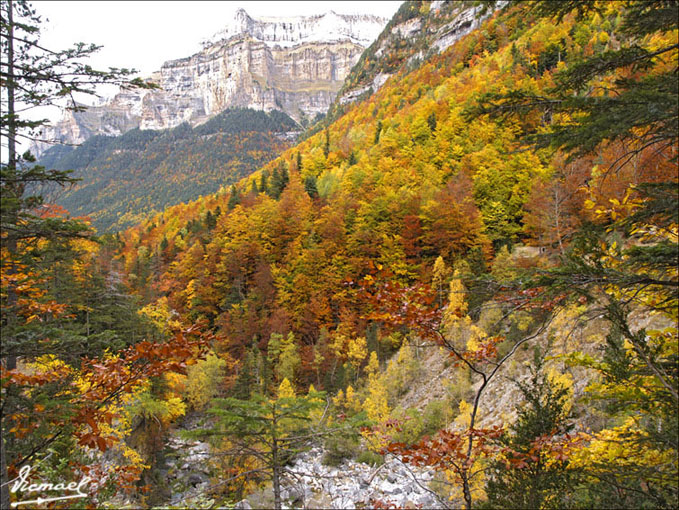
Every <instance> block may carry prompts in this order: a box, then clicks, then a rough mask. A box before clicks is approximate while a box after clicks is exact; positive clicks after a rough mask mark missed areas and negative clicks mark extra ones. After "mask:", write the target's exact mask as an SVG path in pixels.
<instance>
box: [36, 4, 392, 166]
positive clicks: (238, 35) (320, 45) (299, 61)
mask: <svg viewBox="0 0 679 510" xmlns="http://www.w3.org/2000/svg"><path fill="white" fill-rule="evenodd" d="M387 21H388V20H386V19H384V18H379V17H376V16H363V15H351V16H348V15H340V14H336V13H334V12H332V11H331V12H329V13H327V14H324V15H319V16H307V17H301V16H300V17H290V18H264V19H255V18H252V17H250V16H249V15H248V14H247V13H246V12H245V11H244V10H242V9H239V10H238V12H237V13H236V16H235V19H234V20H233V21H231V22H230V23H229V24H228V25H227V26H226V27H225V28H224V29H223V30H222V31H220V32H219V33H217V34H215V35H214V36H213V37H212V38H210V39H209V40H207V41H206V42H205V43H204V44H203V49H202V50H201V51H200V52H198V53H196V54H194V55H192V56H190V57H186V58H181V59H177V60H171V61H168V62H165V63H164V64H163V65H162V67H161V69H160V70H159V71H158V72H156V73H154V74H153V75H152V76H151V77H150V79H151V80H152V81H154V82H155V83H158V84H159V85H160V87H161V88H160V89H159V90H136V89H133V90H121V91H120V92H119V93H118V94H117V95H116V96H115V97H114V98H113V99H112V100H111V101H109V102H108V103H106V104H103V105H100V106H93V107H90V108H88V109H87V110H85V111H82V112H71V111H69V112H66V113H65V115H64V117H63V119H62V120H61V121H60V122H58V123H56V124H55V125H54V126H52V127H50V128H47V130H46V131H45V133H44V136H43V138H45V139H48V140H54V141H59V142H66V143H76V144H77V143H82V142H83V141H85V140H87V139H88V138H89V137H91V136H93V135H96V134H106V135H119V134H122V133H124V132H126V131H128V130H130V129H132V128H135V127H139V128H141V129H167V128H172V127H175V126H177V125H179V124H181V123H182V122H188V123H190V124H191V125H194V126H195V125H197V124H201V123H202V122H205V121H206V120H207V119H209V118H210V117H212V116H214V115H216V114H218V113H220V112H222V111H223V110H225V109H226V108H229V107H247V108H254V109H258V110H265V111H270V110H273V109H278V110H282V111H284V112H286V113H287V114H289V115H290V116H291V117H293V118H294V119H296V120H297V121H301V120H302V119H303V118H305V117H306V118H313V117H314V116H315V115H316V114H318V113H321V114H324V113H325V112H326V111H327V109H328V107H329V105H330V104H331V103H332V101H333V100H334V98H335V95H336V94H337V92H338V91H339V89H340V88H341V86H342V83H343V82H344V79H345V78H346V76H347V75H348V74H349V71H350V70H351V68H352V67H353V66H354V65H355V64H356V62H357V61H358V59H359V57H360V56H361V53H362V52H363V50H364V48H365V47H366V46H367V45H368V44H369V43H370V42H371V41H372V40H374V38H375V37H377V35H378V34H379V33H380V31H381V30H382V28H383V27H384V26H385V25H386V23H387ZM46 147H47V146H46V145H44V144H42V145H40V146H37V147H35V152H37V153H38V154H39V153H41V152H42V151H43V150H44V149H45V148H46Z"/></svg>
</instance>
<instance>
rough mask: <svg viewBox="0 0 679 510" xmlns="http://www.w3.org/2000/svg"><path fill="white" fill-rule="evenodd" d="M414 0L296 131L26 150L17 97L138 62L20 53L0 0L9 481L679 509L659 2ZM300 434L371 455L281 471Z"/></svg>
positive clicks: (239, 498) (376, 504) (139, 503)
mask: <svg viewBox="0 0 679 510" xmlns="http://www.w3.org/2000/svg"><path fill="white" fill-rule="evenodd" d="M434 4H437V2H428V1H417V2H405V3H404V4H403V6H402V7H401V8H400V9H399V11H398V13H397V14H396V16H395V18H394V20H395V21H394V20H392V22H391V24H390V25H387V29H385V32H383V34H382V36H380V39H378V42H379V44H381V46H380V48H386V49H385V50H380V51H376V49H375V48H377V44H378V43H375V44H374V45H373V46H372V47H370V48H368V49H367V50H366V51H365V53H364V54H363V56H362V57H361V59H360V60H359V61H358V63H357V64H356V66H355V67H354V69H353V70H352V71H351V74H350V76H349V78H347V80H346V82H345V87H348V86H357V84H363V83H366V84H369V83H371V80H372V77H373V76H375V75H377V74H378V73H384V72H389V73H393V74H392V75H391V77H390V78H389V79H388V80H387V81H386V83H384V85H382V86H381V87H379V89H377V90H375V91H373V90H372V89H370V92H368V93H365V94H363V95H362V96H361V97H360V98H359V99H358V100H357V101H355V102H353V103H350V104H343V105H339V104H336V105H335V106H334V107H333V108H331V111H330V112H329V114H328V115H327V116H326V117H325V118H324V119H320V120H317V121H316V122H315V123H312V124H310V125H309V126H307V127H306V130H305V131H303V132H302V127H301V126H299V125H298V124H297V123H296V122H295V121H293V120H292V119H291V118H290V117H288V116H287V115H285V114H284V113H282V112H278V111H276V110H274V111H272V112H269V113H266V114H265V113H262V112H255V111H253V110H243V109H233V110H227V111H225V112H223V113H222V114H220V115H219V116H217V117H215V118H213V120H211V121H208V123H206V124H203V125H201V126H198V127H195V128H191V127H190V126H188V125H182V126H179V127H177V128H174V129H173V130H167V131H162V132H154V131H143V130H138V129H137V130H133V131H129V132H128V133H126V134H125V135H122V136H120V137H103V136H98V137H93V138H90V139H89V140H88V141H87V142H85V143H84V144H83V145H81V146H80V147H77V148H70V147H69V148H64V147H59V146H55V147H53V148H52V149H50V150H49V151H48V152H47V153H45V154H44V155H43V156H42V157H41V159H39V160H38V161H36V159H35V157H33V156H32V155H31V154H30V153H25V154H19V153H18V152H17V148H16V146H15V140H16V139H17V138H18V137H19V136H22V135H25V136H29V137H30V136H37V135H36V132H37V131H38V130H39V129H40V127H41V124H40V123H39V122H36V121H33V120H29V119H28V118H25V117H23V116H22V113H21V109H20V108H16V109H15V105H14V103H16V104H17V105H19V104H30V105H36V106H37V105H41V104H51V103H54V102H56V101H57V100H58V99H59V98H61V97H63V96H65V95H66V96H67V95H69V94H71V93H72V92H74V91H77V92H84V93H92V92H93V91H94V87H95V86H96V85H97V84H99V83H120V84H126V85H127V86H137V87H153V86H154V85H153V84H151V83H149V82H143V81H141V80H138V79H132V78H131V76H132V74H131V71H128V70H126V69H116V70H113V69H112V70H110V71H108V72H100V71H95V70H93V69H91V68H88V67H87V66H83V65H82V64H80V60H81V59H82V58H83V57H85V56H87V54H88V52H91V51H93V48H91V47H87V46H81V47H78V48H75V49H73V50H65V51H63V52H61V53H56V52H51V51H49V52H43V53H40V54H39V56H35V55H36V54H37V53H36V51H37V50H36V48H37V49H39V50H43V48H42V47H41V46H39V43H38V42H37V41H38V39H37V37H38V29H39V26H40V21H39V20H38V18H37V17H36V13H35V12H33V11H32V7H31V6H30V4H28V3H26V2H21V1H5V0H3V1H2V59H3V62H2V67H1V69H0V70H1V77H2V84H3V99H2V100H3V107H2V137H3V140H2V144H3V146H2V149H3V160H2V161H3V162H2V252H1V255H2V273H1V276H2V293H1V299H2V350H1V356H2V375H1V383H2V484H3V487H2V505H0V506H2V508H9V506H10V504H12V503H14V502H21V501H24V500H28V499H37V498H38V497H39V496H41V497H43V498H46V497H48V496H46V494H50V495H53V496H54V495H58V496H63V495H64V494H63V493H57V492H58V491H57V492H53V493H52V492H43V493H39V492H32V493H29V492H27V491H26V492H22V491H21V490H10V489H11V488H12V487H13V483H14V481H16V480H17V479H18V477H20V476H21V475H20V472H21V470H22V467H24V466H32V467H33V468H32V470H31V475H30V476H31V477H32V478H31V482H34V483H43V484H47V483H52V484H57V483H59V482H65V483H68V482H70V481H72V480H76V481H77V480H79V479H82V478H83V477H89V478H90V479H91V480H92V481H91V482H89V485H88V488H87V497H82V498H80V497H79V498H78V499H71V500H69V499H66V500H55V501H53V502H49V503H37V504H34V506H33V507H35V508H258V507H259V508H277V509H278V508H325V507H326V506H324V505H331V504H332V505H333V506H332V508H347V507H351V508H416V507H418V505H419V507H424V508H466V509H472V508H536V509H537V508H676V505H677V504H678V502H679V499H678V498H679V481H678V476H679V472H678V465H677V448H678V446H679V445H678V441H679V429H678V427H677V423H678V419H677V411H678V410H679V393H678V392H679V380H678V378H679V366H678V365H677V363H678V361H679V359H678V357H679V349H678V339H677V334H678V333H677V332H678V329H677V328H678V326H677V320H678V313H679V310H678V301H677V299H678V298H677V291H678V288H677V287H678V286H679V272H678V271H679V269H678V266H679V252H678V247H677V246H678V245H677V241H678V239H677V237H678V235H679V232H678V228H679V213H678V211H679V204H678V201H679V196H678V188H677V184H678V174H679V172H678V166H677V165H678V163H679V161H678V157H679V145H678V143H679V139H678V133H677V127H678V125H679V106H678V99H677V98H678V96H679V91H678V82H679V80H677V70H678V67H677V66H678V56H679V41H678V37H679V35H678V26H677V23H678V19H679V3H678V2H677V1H676V0H656V1H654V2H646V1H641V0H618V1H614V2H599V1H594V0H592V1H589V0H587V1H563V2H550V1H544V0H538V1H530V2H492V1H491V2H451V4H457V5H455V7H454V8H455V9H457V8H460V9H476V10H475V11H474V12H476V13H477V14H476V15H477V16H483V18H482V22H480V24H479V28H477V29H475V30H472V31H470V32H469V33H468V34H467V35H464V36H462V37H461V38H460V39H459V40H457V41H456V42H455V43H454V44H452V45H451V46H450V47H448V48H447V49H445V50H443V51H442V52H440V53H437V52H435V51H427V49H428V48H427V44H425V43H424V42H422V41H424V40H418V41H419V42H417V44H415V43H413V44H412V45H410V46H409V41H408V39H406V38H402V37H400V36H395V35H391V36H389V35H388V34H389V33H390V32H389V30H390V28H391V27H392V25H394V26H395V24H396V23H397V22H398V23H407V22H414V21H417V22H418V23H421V25H422V26H423V27H424V28H423V29H422V33H423V34H427V33H433V31H434V29H435V28H437V27H440V26H443V25H444V24H445V23H448V22H449V19H448V18H445V16H447V15H448V14H446V13H448V12H449V11H446V9H448V8H449V6H448V7H445V6H444V7H436V8H435V5H434ZM437 9H438V10H437ZM37 14H38V15H39V12H38V13H37ZM427 30H429V32H427ZM395 33H396V31H394V32H392V34H395ZM389 37H391V39H389ZM423 37H424V36H423ZM59 73H61V75H60V76H57V75H59ZM238 123H240V124H238ZM236 124H238V125H244V126H249V127H248V128H243V129H241V128H238V129H235V128H232V127H231V126H233V125H236ZM291 131H298V132H299V133H298V136H297V139H296V141H294V142H293V141H291V140H290V139H289V138H285V137H284V136H282V135H281V133H285V132H291ZM6 154H7V157H6ZM88 173H91V174H92V176H93V177H91V178H90V177H88ZM80 179H82V180H80ZM88 179H89V180H88ZM130 182H131V183H141V182H143V183H144V185H145V186H146V185H148V186H150V187H149V189H152V190H153V191H152V192H147V191H145V190H146V188H143V189H142V188H138V189H136V190H134V191H130V190H128V188H126V186H127V185H128V184H129V183H130ZM54 196H58V197H60V198H59V200H61V202H59V203H60V204H62V205H57V204H55V203H53V202H52V201H51V200H50V199H51V197H54ZM97 197H98V198H97ZM89 201H95V202H96V203H97V207H98V209H97V211H96V212H95V213H93V214H92V215H91V216H84V213H83V210H81V206H80V205H79V204H84V203H88V202H89ZM93 225H94V226H93ZM95 227H96V228H95ZM173 444H179V445H183V446H182V447H181V448H184V449H188V446H186V445H194V446H195V445H199V446H200V447H201V448H204V449H203V450H201V455H202V456H199V457H196V458H193V457H186V458H184V457H182V459H184V460H177V461H173V462H175V464H176V465H175V464H170V463H169V461H168V458H169V457H170V453H172V452H171V451H170V450H171V448H170V446H171V445H173ZM168 445H170V446H168ZM181 448H179V449H180V450H181ZM317 451H319V452H321V454H320V457H319V459H318V463H317V464H314V465H318V466H323V468H322V469H324V470H325V469H327V470H329V471H328V472H331V470H332V469H333V468H335V471H332V473H335V474H334V475H333V476H340V475H339V474H337V472H338V471H341V470H342V469H350V468H349V467H347V466H350V467H351V469H354V467H353V466H359V465H363V466H366V470H368V471H369V472H370V476H371V478H369V480H367V481H365V483H364V485H362V486H361V487H362V490H363V489H364V492H361V494H360V495H357V496H356V498H358V499H355V500H354V501H353V502H352V503H351V505H350V506H343V505H344V504H340V503H338V501H339V499H338V498H339V497H340V496H339V495H338V494H335V493H333V492H332V491H329V489H327V490H326V489H318V490H316V489H313V487H315V486H311V487H312V489H308V490H307V489H304V488H303V489H300V491H301V492H300V494H301V496H300V495H299V494H297V493H296V492H295V491H293V489H292V488H291V487H293V486H294V487H296V486H295V485H294V484H293V482H292V481H295V480H296V481H297V482H299V480H306V478H313V476H314V475H313V474H309V473H306V472H304V470H303V469H302V468H300V466H303V465H304V464H303V463H302V462H301V461H300V460H299V459H310V458H311V456H312V455H311V453H309V452H317ZM168 452H169V453H168ZM186 459H189V460H186ZM191 459H192V460H191ZM305 462H306V461H305ZM308 462H309V463H310V464H311V463H312V460H309V461H308ZM194 463H195V464H200V465H201V466H202V468H201V469H202V471H200V472H199V473H198V474H195V473H194V474H192V475H188V473H193V472H194V471H192V470H193V469H194V467H193V464H194ZM187 465H188V466H187ZM342 466H344V467H342ZM394 466H397V467H394ZM403 466H405V468H404V467H403ZM318 469H321V468H320V467H319V468H318ZM356 469H358V468H356ZM399 469H407V470H408V471H409V472H410V473H411V475H412V480H413V481H412V482H408V483H406V482H402V481H401V482H398V483H392V484H389V483H387V482H384V483H383V485H380V487H381V488H380V491H381V492H379V491H377V490H376V489H371V488H370V487H374V486H375V485H376V483H377V482H374V480H380V478H379V477H380V476H383V475H384V476H385V477H386V476H392V474H391V472H390V471H389V470H395V471H394V473H399V472H400V471H398V470H399ZM173 470H174V471H173ZM182 470H183V471H182ZM380 470H381V471H380ZM180 471H181V472H186V473H187V476H186V480H184V481H182V478H181V476H179V475H176V481H175V478H172V476H170V475H172V473H173V472H177V473H179V472H180ZM323 472H325V471H323ZM388 472H389V475H387V473H388ZM380 473H381V474H380ZM420 475H421V477H420V478H418V477H419V476H420ZM425 475H426V476H425ZM182 476H183V475H182ZM191 476H193V477H194V478H191ZM393 476H396V474H394V475H393ZM399 476H401V475H399ZM403 476H405V475H403ZM408 476H410V475H408ZM305 477H306V478H305ZM399 480H400V479H399ZM297 482H295V483H297ZM299 483H301V482H299ZM305 483H306V482H305ZM309 483H310V482H309ZM357 483H358V482H357ZM380 483H382V482H380ZM182 484H183V485H182ZM371 484H372V486H371ZM392 485H394V486H396V485H398V486H399V487H400V488H401V489H402V490H403V492H401V490H399V491H396V489H393V488H391V489H389V490H392V492H391V493H390V492H388V491H387V489H385V488H384V487H387V488H390V487H391V486H392ZM357 487H358V486H357ZM370 490H372V492H370ZM305 491H306V492H305ZM418 491H421V492H422V494H426V498H429V499H419V500H418V499H416V498H415V494H417V495H418V497H420V496H419V494H420V492H418ZM179 494H181V495H179ZM359 496H360V497H359ZM342 497H344V496H342ZM424 497H425V496H424V495H423V496H422V498H424ZM267 498H268V499H267ZM323 498H326V499H323ZM360 498H363V499H360ZM359 500H360V503H357V501H359ZM343 501H344V500H343ZM25 507H28V505H25Z"/></svg>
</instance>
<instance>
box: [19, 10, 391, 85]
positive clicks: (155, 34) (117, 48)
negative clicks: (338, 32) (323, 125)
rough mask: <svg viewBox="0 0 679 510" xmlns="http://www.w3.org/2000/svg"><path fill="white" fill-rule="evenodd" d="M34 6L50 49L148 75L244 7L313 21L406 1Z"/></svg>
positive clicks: (182, 54) (255, 12)
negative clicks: (80, 47)
mask: <svg viewBox="0 0 679 510" xmlns="http://www.w3.org/2000/svg"><path fill="white" fill-rule="evenodd" d="M32 4H33V5H34V7H35V8H36V10H37V11H38V14H40V15H42V16H43V22H44V23H43V29H42V32H41V42H42V43H43V44H44V45H45V46H46V47H48V48H54V49H64V48H66V47H70V46H71V45H72V44H73V43H75V42H85V43H95V44H97V45H102V46H103V48H102V49H101V50H100V51H99V52H98V53H97V54H96V55H95V56H94V57H93V58H92V59H91V65H92V66H93V67H95V68H96V67H97V66H98V67H99V68H104V69H105V68H108V67H127V68H135V69H138V70H139V71H140V72H141V75H142V76H148V75H149V74H151V73H152V72H153V71H156V70H158V69H160V66H161V65H162V64H163V62H165V61H166V60H171V59H176V58H181V57H187V56H189V55H191V54H193V53H195V52H196V51H198V50H199V49H200V41H202V40H203V39H206V38H208V37H210V36H211V35H213V34H214V33H215V32H217V31H219V30H220V29H221V28H223V27H224V25H225V24H226V22H227V20H229V19H232V18H233V15H234V13H235V12H236V10H237V9H238V8H239V7H242V8H243V9H245V10H246V11H247V13H248V14H250V15H251V16H253V17H258V16H296V15H297V16H308V15H312V14H322V13H324V12H327V11H330V10H334V11H335V12H337V13H341V14H357V13H365V14H375V15H378V16H383V17H385V18H391V17H392V16H393V15H394V13H395V12H396V11H397V10H398V7H399V5H400V4H401V1H351V2H347V1H344V2H323V1H303V2H299V1H295V2H291V1H274V2H265V1H253V2H247V1H231V2H216V1H215V2H205V1H194V2H179V1H174V2H173V1H163V2H157V1H153V2H145V1H127V2H103V1H88V2H82V1H76V2H55V1H34V2H32ZM45 19H47V20H48V21H45Z"/></svg>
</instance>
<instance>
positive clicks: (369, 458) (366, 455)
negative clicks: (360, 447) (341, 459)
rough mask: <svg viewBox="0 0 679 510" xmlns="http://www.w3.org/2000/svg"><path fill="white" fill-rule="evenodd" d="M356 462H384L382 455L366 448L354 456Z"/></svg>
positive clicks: (372, 463) (370, 463)
mask: <svg viewBox="0 0 679 510" xmlns="http://www.w3.org/2000/svg"><path fill="white" fill-rule="evenodd" d="M356 462H362V463H363V464H368V465H369V466H381V465H382V464H384V457H383V456H382V455H380V454H379V453H375V452H371V451H370V450H366V451H364V452H361V454H360V455H359V456H358V457H356Z"/></svg>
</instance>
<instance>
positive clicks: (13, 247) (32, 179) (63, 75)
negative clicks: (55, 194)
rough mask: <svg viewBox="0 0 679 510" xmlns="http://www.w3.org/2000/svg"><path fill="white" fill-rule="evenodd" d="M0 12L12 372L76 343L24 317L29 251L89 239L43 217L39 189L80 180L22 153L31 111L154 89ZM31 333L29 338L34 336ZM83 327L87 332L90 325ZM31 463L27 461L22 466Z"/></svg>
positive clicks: (13, 13)
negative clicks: (124, 89) (42, 351)
mask: <svg viewBox="0 0 679 510" xmlns="http://www.w3.org/2000/svg"><path fill="white" fill-rule="evenodd" d="M0 9H1V11H0V14H1V15H0V29H1V34H0V37H1V39H2V62H1V64H0V78H1V81H2V89H3V92H2V111H1V112H0V119H1V123H0V125H1V130H0V135H1V138H2V145H3V147H6V148H7V160H6V161H3V162H2V165H1V167H0V194H1V195H2V202H1V206H0V215H1V218H2V220H1V230H2V232H1V237H0V239H1V242H2V273H3V278H2V279H3V284H4V282H7V284H6V286H5V288H3V293H2V328H1V329H2V354H1V355H2V359H3V364H4V368H5V369H7V370H12V369H14V368H15V367H16V359H17V356H19V355H25V354H26V353H27V352H32V351H33V350H34V346H35V345H36V344H37V343H38V342H39V341H42V346H46V344H49V350H50V351H51V353H52V354H54V355H56V356H59V355H63V354H64V353H66V352H68V350H69V346H72V345H73V343H74V341H75V340H74V338H73V337H72V336H71V337H69V338H65V337H66V335H65V334H62V335H60V336H59V340H57V339H54V340H53V339H51V338H49V336H48V334H47V331H45V330H43V331H40V330H39V328H38V327H37V326H38V325H39V324H40V321H27V320H24V319H23V318H24V317H26V315H24V311H25V310H22V307H24V306H25V305H22V301H23V300H21V299H19V293H20V292H22V291H20V290H19V289H20V288H22V289H25V288H26V285H30V283H29V282H28V281H27V280H26V277H27V276H29V275H31V274H35V273H36V271H35V270H34V269H33V268H35V267H36V265H37V264H38V263H40V261H41V259H40V254H39V253H37V252H30V250H29V247H30V246H32V245H36V244H39V241H41V240H45V239H52V240H59V239H73V238H79V237H88V236H89V235H90V234H91V231H90V229H89V227H88V226H87V225H85V224H84V223H82V222H79V221H74V220H70V219H63V218H59V217H54V216H53V215H52V216H46V215H43V214H39V209H40V208H41V206H42V205H43V197H42V196H41V195H39V194H37V193H36V190H38V189H40V185H42V184H51V185H57V186H64V185H66V184H69V183H72V182H73V181H74V179H73V178H72V177H71V176H70V175H69V172H67V171H59V170H53V169H47V168H45V167H42V166H38V165H35V164H34V163H35V158H34V157H33V156H32V155H31V154H30V153H29V152H26V153H24V154H23V155H19V154H18V153H17V145H18V143H19V140H24V141H34V140H36V139H37V138H39V137H40V135H41V132H40V131H41V128H42V127H43V126H44V125H45V123H46V121H45V120H31V119H30V118H29V117H28V116H26V115H25V112H26V111H27V110H30V109H31V108H34V107H42V106H48V105H56V106H61V107H64V106H66V107H68V108H70V109H71V110H75V111H77V110H80V109H82V108H83V107H82V106H80V105H77V104H76V103H75V101H74V100H73V99H72V98H73V94H75V93H82V94H88V95H95V94H96V86H97V85H99V84H103V83H114V84H127V85H132V86H143V87H149V86H150V85H148V84H145V83H143V82H142V81H141V80H139V79H135V80H132V81H129V80H128V79H127V77H128V76H129V75H130V74H132V73H133V72H134V71H132V70H127V69H109V70H108V71H98V70H95V69H92V68H91V67H90V66H89V65H85V64H83V63H82V59H84V58H86V57H88V56H89V55H91V54H92V53H94V52H95V51H97V50H98V49H99V47H97V46H95V45H87V44H83V43H78V44H77V45H76V46H74V47H73V48H71V49H67V50H62V51H53V50H51V49H47V48H44V47H43V46H42V45H41V44H40V42H39V35H40V23H41V19H40V17H39V16H38V15H37V14H36V11H35V10H34V9H33V8H32V7H31V5H30V4H29V3H28V2H26V1H12V0H6V1H3V2H2V3H1V4H0ZM65 98H71V101H70V103H68V104H66V105H65V104H64V101H65ZM19 105H20V108H19ZM31 266H33V267H31ZM43 310H47V309H46V308H43ZM52 310H53V311H54V310H55V309H54V308H52ZM87 318H89V315H88V316H87ZM27 326H29V329H30V330H32V332H31V333H28V330H27V329H26V327H27ZM50 326H52V324H50ZM85 327H86V328H89V323H87V324H86V326H85ZM87 332H88V331H87V330H86V333H87ZM50 336H51V335H50ZM46 338H48V339H49V340H45V339H46ZM102 339H103V337H102ZM84 347H87V345H85V346H84ZM42 348H45V347H42ZM28 359H30V358H27V360H28ZM22 398H23V397H22V396H20V395H17V394H16V393H15V392H14V391H13V388H12V387H8V388H7V389H6V390H5V395H3V412H2V415H3V419H2V455H1V456H2V468H1V470H2V480H1V483H2V490H1V498H0V506H1V507H2V508H9V506H10V500H9V487H8V474H7V465H8V459H9V462H10V463H13V464H14V463H16V462H18V461H20V460H22V457H21V454H20V453H19V452H18V451H16V450H15V446H17V445H15V444H14V443H13V442H12V440H11V439H10V438H9V436H10V434H9V431H8V428H7V421H6V417H7V416H9V415H11V414H12V413H14V412H16V411H17V409H18V408H17V407H16V406H17V405H21V402H20V401H21V399H22ZM33 398H38V395H33ZM35 439H36V442H37V443H38V444H32V445H23V446H25V447H26V448H24V453H26V452H27V451H29V450H28V449H29V448H33V451H32V453H31V455H35V454H36V453H37V452H39V451H41V450H42V449H43V448H45V447H46V446H47V444H49V443H45V442H44V441H43V442H42V443H41V441H40V438H37V437H36V438H35ZM42 439H44V437H43V438H42ZM26 460H27V459H26V458H23V461H26Z"/></svg>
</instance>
